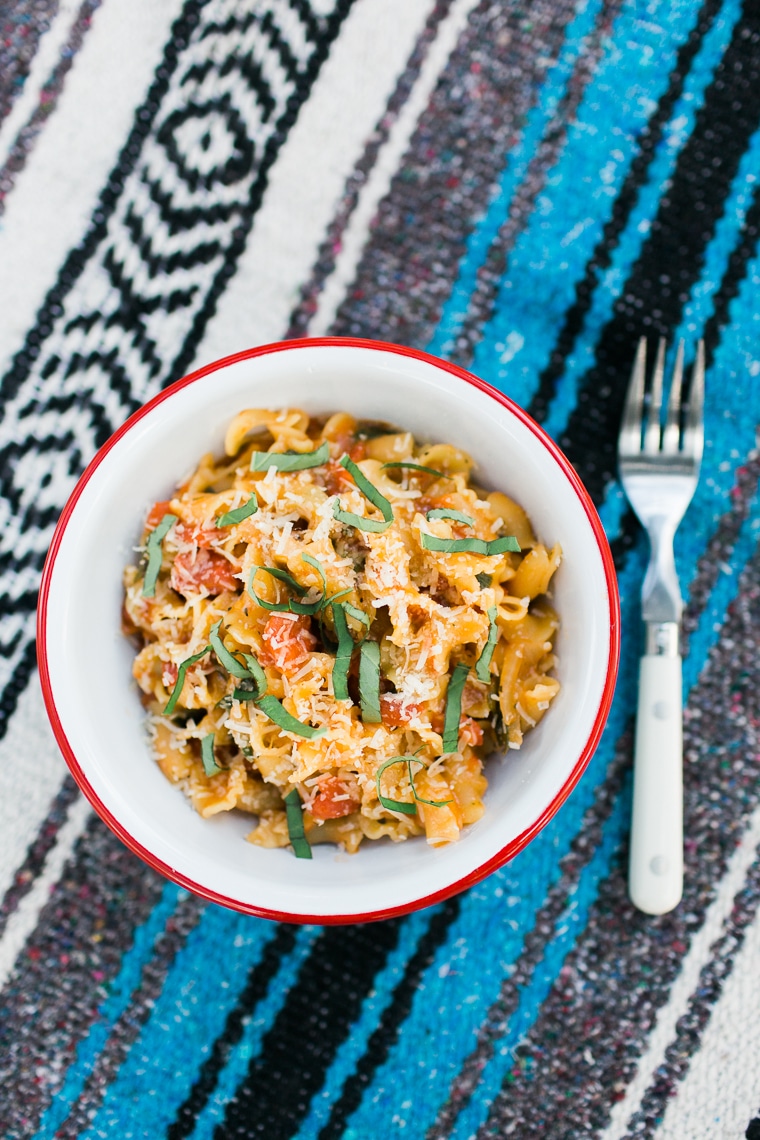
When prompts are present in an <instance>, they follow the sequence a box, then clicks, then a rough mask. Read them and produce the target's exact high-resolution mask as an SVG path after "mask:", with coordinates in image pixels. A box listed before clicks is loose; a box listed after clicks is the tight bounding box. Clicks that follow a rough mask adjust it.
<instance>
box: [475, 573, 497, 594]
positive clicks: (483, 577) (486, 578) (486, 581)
mask: <svg viewBox="0 0 760 1140" xmlns="http://www.w3.org/2000/svg"><path fill="white" fill-rule="evenodd" d="M475 577H476V578H477V582H478V585H479V586H480V588H481V590H487V589H488V587H489V586H490V585H491V583H492V582H493V575H492V574H486V573H485V572H484V573H482V574H476V575H475Z"/></svg>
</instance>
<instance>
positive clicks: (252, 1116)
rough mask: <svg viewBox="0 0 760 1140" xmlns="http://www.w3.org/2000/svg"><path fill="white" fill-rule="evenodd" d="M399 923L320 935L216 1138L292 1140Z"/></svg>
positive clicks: (333, 930) (393, 940) (395, 937)
mask: <svg viewBox="0 0 760 1140" xmlns="http://www.w3.org/2000/svg"><path fill="white" fill-rule="evenodd" d="M400 921H401V920H399V919H391V920H390V921H387V922H379V923H370V924H367V925H362V926H349V927H328V928H326V929H325V930H324V931H323V932H322V933H321V934H320V936H319V938H318V939H317V940H316V942H315V943H314V947H313V949H312V952H311V954H310V955H309V958H308V959H307V960H306V962H304V964H303V966H302V967H301V970H300V972H299V974H298V978H297V979H296V982H295V984H294V986H293V988H292V990H291V991H290V993H289V994H288V997H287V999H286V1001H285V1004H284V1006H283V1007H282V1009H281V1010H280V1013H279V1014H278V1016H277V1018H276V1020H275V1022H274V1025H273V1026H272V1028H271V1029H270V1030H269V1032H268V1033H267V1034H266V1035H265V1037H264V1040H263V1042H262V1046H261V1052H260V1054H259V1056H257V1057H255V1058H254V1059H253V1060H252V1061H251V1064H250V1066H249V1069H248V1074H247V1076H246V1078H245V1080H244V1081H243V1082H242V1084H241V1085H240V1086H239V1087H238V1089H237V1091H236V1092H235V1095H234V1097H233V1098H232V1100H231V1101H230V1103H229V1104H228V1106H227V1114H226V1116H225V1119H224V1122H223V1123H222V1124H220V1125H219V1126H218V1127H217V1129H216V1130H215V1132H214V1138H215V1140H233V1137H234V1138H236V1140H239V1137H241V1136H247V1137H254V1136H263V1137H266V1140H288V1137H290V1136H292V1135H293V1133H294V1132H295V1131H296V1130H297V1128H298V1125H299V1123H300V1121H301V1120H302V1119H303V1117H304V1116H305V1115H306V1112H307V1111H308V1108H309V1103H310V1101H311V1098H312V1097H313V1096H314V1094H315V1093H317V1092H318V1091H319V1089H320V1088H321V1087H322V1084H323V1083H324V1078H325V1074H326V1072H327V1069H328V1068H329V1066H330V1063H331V1061H332V1059H333V1056H334V1054H335V1051H336V1049H337V1048H338V1046H339V1045H340V1044H341V1042H342V1041H344V1040H345V1038H346V1037H347V1036H348V1034H349V1032H350V1030H351V1025H352V1023H353V1022H354V1021H355V1020H356V1018H357V1016H358V1014H359V1010H360V1009H361V1006H362V1002H363V1001H364V1000H365V998H366V996H367V994H368V993H369V991H370V990H371V989H372V984H373V982H374V979H375V975H376V973H377V972H378V970H380V969H382V967H383V965H384V964H385V960H386V958H387V956H388V954H389V952H390V951H391V950H392V949H393V947H394V946H395V945H396V942H397V940H398V931H399V922H400Z"/></svg>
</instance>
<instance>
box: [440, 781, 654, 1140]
mask: <svg viewBox="0 0 760 1140" xmlns="http://www.w3.org/2000/svg"><path fill="white" fill-rule="evenodd" d="M630 784H631V781H630V779H628V780H627V781H626V787H625V791H624V792H623V794H621V795H620V796H618V798H617V800H616V802H615V806H614V807H613V809H612V812H611V814H610V816H609V817H608V819H607V820H606V821H605V824H604V827H603V829H602V841H601V843H600V844H599V846H598V847H597V848H596V850H595V852H594V855H593V858H592V859H591V861H590V862H589V863H588V865H587V866H586V867H585V868H584V873H583V877H582V879H581V881H580V882H579V883H578V885H577V887H576V888H575V890H574V891H573V893H572V894H571V896H570V899H569V902H568V905H567V906H566V907H565V909H564V911H563V912H562V914H561V915H560V917H559V918H558V919H557V922H556V924H555V926H554V934H553V937H552V938H551V939H550V941H549V942H548V944H547V946H546V952H545V954H544V957H543V958H542V960H541V962H540V963H539V965H538V966H537V967H536V970H535V972H534V973H533V974H532V976H531V978H530V980H529V982H528V983H527V985H526V986H525V987H524V988H523V989H522V990H521V992H520V999H519V1001H518V1004H517V1008H516V1009H515V1011H514V1013H513V1014H512V1016H511V1017H510V1019H509V1026H508V1028H507V1031H506V1033H505V1034H504V1036H503V1037H500V1038H499V1040H498V1041H497V1042H496V1047H495V1050H494V1054H493V1057H492V1059H491V1060H490V1061H489V1063H488V1065H486V1067H485V1069H484V1070H483V1072H482V1073H481V1074H480V1080H479V1082H478V1090H477V1096H474V1097H472V1098H471V1099H470V1100H469V1101H468V1102H467V1104H466V1105H465V1107H464V1108H463V1110H462V1112H461V1113H460V1114H459V1116H458V1117H457V1120H456V1124H455V1125H454V1128H453V1130H452V1132H451V1133H450V1140H474V1137H475V1135H476V1133H477V1131H478V1129H479V1128H480V1127H481V1125H482V1124H484V1123H485V1121H486V1118H487V1116H488V1113H489V1110H490V1108H491V1106H492V1104H493V1102H494V1100H495V1099H496V1097H497V1096H498V1094H499V1092H500V1091H501V1089H502V1087H503V1085H504V1083H505V1081H508V1080H509V1078H510V1076H511V1074H512V1073H513V1072H514V1070H515V1069H517V1070H518V1071H519V1065H518V1062H517V1059H516V1058H515V1054H514V1050H515V1047H516V1046H517V1045H519V1044H520V1042H521V1041H522V1040H523V1039H524V1038H525V1036H526V1035H527V1033H528V1031H529V1030H530V1028H531V1026H532V1025H533V1023H534V1022H535V1020H536V1016H537V1013H538V1011H539V1009H540V1008H541V1006H542V1005H543V1003H544V1001H545V1000H546V998H547V996H548V994H549V991H550V990H551V988H552V986H553V985H554V983H555V981H556V980H557V977H558V975H559V972H560V970H561V969H562V963H563V962H564V960H565V958H566V957H567V955H568V954H569V953H570V951H571V950H572V949H573V947H574V945H575V943H576V941H577V940H578V938H579V937H580V935H581V934H582V933H583V931H584V930H585V928H586V926H587V924H588V919H589V914H590V912H591V908H592V906H593V904H594V902H595V901H596V896H597V893H598V890H599V885H600V883H602V882H603V881H604V880H605V879H606V878H607V877H608V875H609V872H610V866H611V864H612V863H613V861H614V859H615V857H616V854H617V852H618V850H619V848H620V844H621V843H622V841H623V838H624V836H625V833H626V831H627V830H628V821H629V818H630V812H631V787H630ZM535 1076H536V1079H540V1074H539V1073H536V1074H535Z"/></svg>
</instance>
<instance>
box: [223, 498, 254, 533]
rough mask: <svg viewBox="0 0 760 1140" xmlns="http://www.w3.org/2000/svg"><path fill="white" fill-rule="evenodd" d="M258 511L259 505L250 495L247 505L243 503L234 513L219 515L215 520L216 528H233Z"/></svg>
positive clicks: (228, 512)
mask: <svg viewBox="0 0 760 1140" xmlns="http://www.w3.org/2000/svg"><path fill="white" fill-rule="evenodd" d="M258 509H259V503H258V500H257V498H256V496H255V495H251V497H250V499H249V500H248V502H247V503H243V505H242V506H241V507H236V508H235V510H234V511H227V513H226V514H224V515H219V518H218V519H216V520H215V525H216V526H235V525H236V524H237V523H240V522H242V521H243V519H247V518H249V517H250V515H255V514H256V511H257V510H258Z"/></svg>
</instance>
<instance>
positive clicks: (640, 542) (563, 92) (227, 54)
mask: <svg viewBox="0 0 760 1140" xmlns="http://www.w3.org/2000/svg"><path fill="white" fill-rule="evenodd" d="M0 28H1V29H2V35H0V211H2V217H0V334H1V335H0V376H2V380H1V381H0V383H1V389H0V392H1V396H2V405H3V416H2V419H1V420H0V479H1V480H2V526H0V568H1V570H2V574H3V589H2V592H1V593H0V643H1V644H2V655H1V657H0V692H1V695H0V715H1V718H2V732H3V738H2V741H0V987H1V988H2V992H1V994H0V1136H2V1137H3V1138H5V1140H20V1138H22V1137H35V1138H39V1140H43V1138H44V1140H53V1138H54V1137H56V1138H69V1137H86V1138H87V1140H91V1138H92V1140H94V1138H96V1137H111V1136H114V1137H119V1138H120V1140H121V1138H125V1140H126V1138H147V1140H155V1138H158V1137H164V1136H165V1137H167V1138H169V1140H179V1138H180V1137H192V1138H193V1140H200V1138H203V1137H209V1138H210V1137H214V1138H216V1140H226V1138H230V1140H231V1138H233V1137H236V1138H237V1137H264V1138H266V1140H296V1138H297V1140H366V1138H374V1137H378V1138H382V1140H385V1138H386V1137H395V1136H406V1137H415V1138H419V1140H471V1138H476V1140H486V1138H488V1137H517V1138H519V1140H522V1138H532V1137H542V1138H543V1140H570V1138H583V1140H586V1138H593V1140H623V1138H624V1137H625V1138H632V1137H637V1138H638V1137H653V1138H656V1140H666V1138H667V1140H703V1138H704V1140H718V1138H720V1140H723V1138H725V1140H728V1138H737V1140H738V1138H740V1137H747V1138H750V1140H758V1138H759V1137H760V910H759V908H758V904H759V903H760V862H759V861H758V857H757V856H758V849H759V845H760V795H759V793H760V780H759V779H758V776H759V775H760V756H759V751H760V750H759V748H758V736H759V735H760V653H759V652H758V650H759V649H760V562H758V560H757V558H756V556H755V555H756V547H757V542H758V537H759V535H760V502H759V501H758V493H757V492H758V476H760V454H759V453H758V450H757V440H756V431H757V427H758V423H760V347H759V346H760V255H759V251H758V226H759V225H760V5H758V4H757V2H756V0H744V2H743V3H742V2H741V0H701V2H699V0H520V2H518V0H162V2H161V3H160V4H158V3H155V0H82V2H79V0H34V3H32V2H31V0H16V2H14V3H0ZM326 332H330V333H332V334H337V335H351V336H355V335H358V336H366V337H374V338H379V339H385V340H390V341H394V342H399V343H404V344H410V345H413V346H417V347H420V348H428V349H430V350H431V351H433V352H435V353H438V354H440V355H443V356H445V357H448V358H451V359H453V360H456V361H457V362H459V363H461V364H463V365H464V366H465V367H468V368H470V369H471V370H473V371H474V372H476V373H477V374H478V375H480V376H482V377H483V378H484V379H486V380H488V381H490V382H491V383H492V384H495V385H496V386H497V387H499V388H501V389H502V390H503V391H505V392H507V393H508V394H509V395H510V396H512V397H513V398H514V399H515V400H517V401H518V402H519V403H520V404H522V405H523V406H524V407H526V408H527V409H528V410H529V411H530V412H531V414H532V415H533V416H535V417H536V419H538V420H539V421H540V422H541V423H542V424H543V425H544V427H545V428H546V429H547V430H548V431H549V432H550V434H551V435H552V436H553V437H554V438H556V439H557V441H558V442H559V443H560V445H561V446H562V447H563V449H564V450H565V452H566V453H567V455H568V456H569V458H570V459H571V461H572V462H573V464H574V465H575V466H576V467H577V469H578V471H579V473H580V475H581V477H582V478H583V480H584V482H585V483H586V486H587V487H588V489H589V491H590V493H591V495H592V497H593V498H594V501H595V502H596V505H597V507H598V509H599V512H600V514H601V517H602V520H603V523H604V525H605V528H606V530H607V533H608V535H609V538H610V542H611V545H612V549H613V553H614V557H615V561H616V566H617V572H618V575H619V582H620V590H621V600H622V613H623V631H624V634H623V655H622V662H621V673H620V679H619V684H618V688H617V692H616V697H615V701H614V705H613V708H612V713H611V716H610V719H609V723H608V727H607V730H606V732H605V734H604V737H603V739H602V742H601V744H600V746H599V748H598V750H597V752H596V754H595V756H594V758H593V759H592V761H591V764H590V767H589V769H588V771H587V774H586V775H585V777H584V779H583V780H582V781H581V783H580V785H579V786H578V788H577V789H576V791H575V792H574V793H573V795H572V796H571V797H570V799H569V800H568V801H567V803H566V804H565V805H564V807H563V808H562V810H561V811H560V812H559V813H558V815H557V816H556V817H555V818H554V819H553V820H552V822H551V823H550V824H549V825H548V826H547V827H546V828H545V829H544V830H543V831H542V832H541V833H540V834H539V836H538V837H537V838H536V839H535V840H534V842H533V843H532V844H531V845H530V846H529V847H528V848H527V849H526V850H525V851H524V852H522V853H521V854H520V855H519V856H518V857H517V858H516V859H514V860H513V861H512V862H511V863H510V864H508V865H507V866H505V867H503V868H502V869H501V870H500V871H497V872H496V873H495V874H493V875H491V876H490V877H489V878H488V879H486V880H485V881H484V882H482V883H481V884H480V885H478V886H477V887H475V888H473V889H472V890H470V891H469V892H467V893H464V894H462V895H460V896H458V897H456V898H454V899H451V900H449V901H448V902H445V903H443V904H441V905H438V906H435V907H432V908H429V909H426V910H423V911H420V912H417V913H415V914H412V915H410V916H408V917H407V918H403V919H395V920H392V921H388V922H383V923H378V924H372V925H368V926H348V927H310V926H306V927H297V926H288V925H277V924H275V923H269V922H267V921H264V920H258V919H254V918H250V917H245V916H241V915H238V914H236V913H233V912H231V911H227V910H224V909H222V908H219V907H216V906H214V905H211V904H206V903H204V902H202V901H201V900H199V899H197V898H195V897H194V896H191V895H189V894H188V893H187V892H185V891H184V890H181V889H179V888H178V887H176V886H174V885H173V884H171V883H167V882H165V881H163V880H162V879H159V878H158V877H157V875H156V874H155V873H154V872H153V871H151V870H150V869H148V868H147V867H146V866H144V865H143V864H142V863H141V862H140V861H138V860H137V859H136V858H135V857H134V856H133V855H131V854H130V853H129V852H128V851H127V850H126V849H124V848H123V847H122V846H121V844H120V843H119V842H118V841H117V840H116V839H115V837H114V836H113V835H112V834H111V833H110V832H109V831H108V830H107V829H106V827H105V826H104V825H103V824H102V823H101V822H100V821H99V820H98V819H97V818H95V817H94V816H93V814H92V813H91V811H90V810H89V808H88V807H87V805H86V804H85V802H84V801H83V799H82V798H81V797H80V795H79V793H78V792H77V790H76V789H75V787H74V784H73V782H72V780H71V778H70V777H69V776H68V775H67V774H66V770H65V767H64V764H63V761H62V759H61V757H60V756H59V754H58V752H57V750H56V747H55V745H54V743H53V741H52V737H51V734H50V731H49V729H48V727H47V722H46V718H45V714H44V711H43V708H42V702H41V697H40V693H39V686H38V681H37V675H36V672H35V666H34V661H35V658H34V642H33V624H34V611H35V604H36V593H37V588H38V583H39V577H40V572H41V566H42V560H43V558H44V554H45V551H46V548H47V545H48V543H49V541H50V537H51V534H52V529H53V527H54V525H55V522H56V519H57V517H58V514H59V512H60V510H61V508H62V506H63V504H64V502H65V501H66V498H67V496H68V495H69V493H70V491H71V489H72V487H73V485H74V483H75V481H76V478H77V476H78V475H79V473H80V472H81V470H82V469H83V466H84V465H85V464H86V462H87V461H88V460H89V458H90V457H91V456H92V455H93V453H94V451H95V449H96V448H97V447H98V446H99V445H100V444H102V443H103V442H104V440H105V439H106V438H107V437H108V435H109V434H110V433H111V432H112V431H113V430H114V429H115V428H116V427H117V426H118V425H119V424H120V423H121V422H122V421H123V420H124V419H125V417H126V416H127V415H128V414H129V413H131V412H132V411H133V410H134V409H135V408H137V407H138V406H139V405H140V404H141V403H143V402H144V401H145V400H146V399H147V398H149V397H150V396H151V395H153V394H154V393H155V392H157V391H158V390H159V389H160V388H161V387H162V386H164V385H166V384H168V383H169V382H171V381H172V380H175V379H177V378H178V377H179V376H181V375H183V374H184V373H185V372H187V371H188V370H190V369H191V368H193V367H196V366H198V365H200V364H203V363H205V362H207V361H209V360H212V359H215V358H217V357H219V356H222V355H226V354H227V353H230V352H233V351H236V350H238V349H241V348H244V347H248V346H250V345H254V344H257V343H264V342H266V341H269V340H274V339H279V338H281V337H283V336H285V335H290V336H303V335H317V334H322V333H326ZM642 333H651V334H653V335H655V334H664V335H666V336H668V337H669V338H670V340H671V341H672V340H674V339H675V338H677V337H683V338H684V340H685V343H686V355H687V360H691V359H693V356H694V352H695V345H696V341H697V340H698V339H699V338H700V337H703V338H704V340H705V345H706V352H707V397H706V403H707V407H706V417H707V422H706V428H707V444H706V450H705V458H704V465H703V474H702V478H701V481H700V484H699V487H698V490H697V493H696V496H695V499H694V501H693V503H692V505H691V507H690V509H689V512H688V515H687V518H686V522H685V524H684V525H683V526H682V528H681V529H680V531H679V533H678V537H677V552H676V555H677V561H678V567H679V572H680V575H681V581H682V586H683V590H684V594H685V597H686V615H685V640H686V643H687V645H686V656H685V661H684V693H685V774H684V780H685V834H686V885H685V894H684V899H683V902H682V903H681V905H680V906H679V907H678V908H677V909H676V911H674V912H673V913H672V914H670V915H666V916H664V917H661V918H649V917H646V916H644V915H642V914H640V913H638V912H636V911H635V910H634V909H633V908H632V906H631V904H630V903H629V902H628V900H627V896H626V888H625V873H624V868H625V858H626V848H627V831H628V822H629V813H630V800H631V771H630V768H631V765H630V761H631V744H632V724H633V711H634V708H635V698H636V672H637V658H638V652H639V622H638V594H639V590H640V586H641V580H642V575H643V571H644V566H645V561H646V554H647V551H646V542H645V539H644V538H643V537H642V533H641V531H640V529H639V527H638V525H637V524H636V522H635V520H634V518H633V517H632V515H631V512H630V511H629V510H628V509H627V507H626V504H625V501H624V500H623V498H622V494H621V490H620V487H619V484H618V482H617V479H616V472H615V437H616V432H617V426H618V421H619V417H620V411H621V403H622V399H623V393H624V388H625V383H626V379H627V374H628V372H629V369H630V364H631V361H632V359H633V354H634V348H635V344H636V341H637V339H638V337H639V336H640V335H641V334H642Z"/></svg>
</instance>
